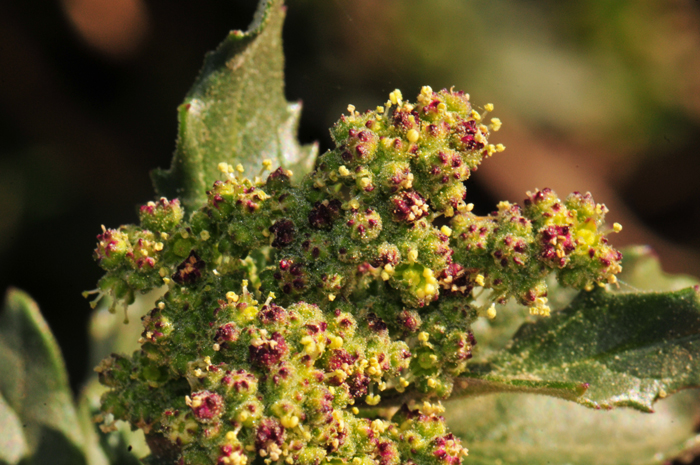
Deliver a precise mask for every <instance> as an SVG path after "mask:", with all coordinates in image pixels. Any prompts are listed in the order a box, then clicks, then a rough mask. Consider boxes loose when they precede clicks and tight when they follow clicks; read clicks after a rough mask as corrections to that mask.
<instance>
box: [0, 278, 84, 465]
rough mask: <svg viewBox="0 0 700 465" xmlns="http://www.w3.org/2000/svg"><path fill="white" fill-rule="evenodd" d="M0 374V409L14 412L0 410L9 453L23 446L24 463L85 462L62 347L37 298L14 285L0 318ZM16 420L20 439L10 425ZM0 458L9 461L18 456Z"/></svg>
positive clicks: (16, 451) (19, 449) (15, 452)
mask: <svg viewBox="0 0 700 465" xmlns="http://www.w3.org/2000/svg"><path fill="white" fill-rule="evenodd" d="M0 373H2V376H0V395H2V397H3V399H4V400H3V402H2V406H1V407H0V409H5V407H8V408H9V409H11V410H12V412H14V416H13V415H11V414H10V413H9V412H7V411H5V413H4V414H1V415H0V418H3V423H2V424H0V430H1V431H2V435H5V434H6V432H7V433H9V434H10V435H14V436H13V437H12V438H11V439H9V441H10V442H12V443H13V449H12V451H14V452H12V454H15V455H16V454H17V453H19V452H18V451H25V454H24V455H25V457H28V459H27V461H23V463H30V464H34V463H36V464H40V463H52V464H66V465H68V464H71V465H73V464H78V465H79V464H85V463H86V459H85V456H84V454H83V451H82V448H83V445H84V439H83V436H82V434H81V430H80V426H79V424H78V416H77V414H76V411H75V407H74V406H73V399H72V395H71V391H70V388H69V385H68V377H67V374H66V369H65V366H64V363H63V358H62V357H61V352H60V350H59V348H58V345H57V344H56V341H55V339H54V338H53V335H52V334H51V331H50V330H49V327H48V325H47V324H46V322H45V321H44V319H43V318H42V316H41V313H40V312H39V308H38V307H37V305H36V303H34V301H32V300H31V298H30V297H29V296H28V295H26V294H25V293H23V292H21V291H18V290H16V289H11V290H9V291H8V293H7V297H6V300H5V308H4V310H3V313H2V316H1V317H0ZM17 419H18V420H19V421H20V422H21V425H22V430H23V432H24V437H23V439H22V438H21V437H20V436H19V434H18V432H17V428H16V427H15V425H13V423H14V422H15V421H16V420H17ZM23 440H24V441H25V446H26V449H25V448H24V447H23V446H21V442H22V441H23ZM3 450H5V449H4V448H3ZM0 458H2V459H3V460H6V461H8V462H9V463H13V462H14V461H15V459H16V457H9V456H6V457H2V456H0Z"/></svg>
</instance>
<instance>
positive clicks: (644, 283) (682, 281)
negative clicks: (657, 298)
mask: <svg viewBox="0 0 700 465" xmlns="http://www.w3.org/2000/svg"><path fill="white" fill-rule="evenodd" d="M622 256H623V257H624V258H623V259H622V273H621V274H620V276H618V278H619V281H620V285H621V289H622V290H631V291H637V290H640V289H641V290H643V291H678V290H680V289H684V288H686V287H690V286H695V285H696V284H698V283H699V281H698V280H697V279H696V278H693V277H692V276H687V275H682V274H668V273H665V272H664V271H663V270H662V269H661V263H660V262H659V258H658V256H657V255H656V254H655V253H654V251H653V250H652V249H651V247H649V246H646V245H637V246H632V247H627V248H625V249H623V250H622Z"/></svg>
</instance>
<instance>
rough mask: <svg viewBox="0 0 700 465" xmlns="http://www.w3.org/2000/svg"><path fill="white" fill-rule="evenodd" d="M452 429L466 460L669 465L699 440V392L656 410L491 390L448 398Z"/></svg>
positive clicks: (482, 464) (481, 464)
mask: <svg viewBox="0 0 700 465" xmlns="http://www.w3.org/2000/svg"><path fill="white" fill-rule="evenodd" d="M446 407H447V411H446V412H445V414H444V416H445V420H446V421H447V423H448V424H449V426H450V430H451V431H452V432H453V433H454V434H455V435H457V436H458V437H460V438H461V439H462V441H463V442H464V445H465V446H466V447H468V448H469V457H468V458H467V459H466V460H465V461H464V463H465V464H466V463H469V464H470V465H493V464H497V463H500V464H504V465H505V464H513V465H521V464H528V465H545V464H547V465H590V464H596V465H652V464H667V463H669V462H670V460H671V459H672V458H674V457H676V456H677V455H678V454H679V453H681V452H682V451H684V450H687V449H691V448H693V447H697V446H698V444H700V436H698V435H696V434H695V433H693V428H694V419H695V416H696V415H697V414H698V398H697V393H695V392H693V391H686V392H683V393H680V394H678V395H676V396H673V397H672V398H670V399H667V400H665V401H664V402H662V403H660V404H659V405H658V409H657V411H656V412H655V413H654V414H653V415H647V414H644V413H641V412H637V411H634V410H629V409H618V410H614V411H597V410H588V409H582V408H581V407H580V406H578V405H576V404H573V403H571V402H566V401H564V400H561V399H554V398H551V397H544V396H534V395H519V396H513V395H508V394H495V395H491V396H480V397H474V398H469V399H463V400H459V401H454V402H450V403H448V404H446Z"/></svg>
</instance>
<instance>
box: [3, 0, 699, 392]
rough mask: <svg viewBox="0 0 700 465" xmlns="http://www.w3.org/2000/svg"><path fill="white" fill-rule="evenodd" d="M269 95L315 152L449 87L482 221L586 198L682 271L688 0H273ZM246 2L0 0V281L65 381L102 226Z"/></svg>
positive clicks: (691, 84)
mask: <svg viewBox="0 0 700 465" xmlns="http://www.w3.org/2000/svg"><path fill="white" fill-rule="evenodd" d="M288 6H289V10H288V19H287V23H286V27H285V30H284V43H285V52H286V56H287V66H286V74H287V77H286V82H287V87H286V94H287V98H288V99H289V100H302V101H303V103H304V111H303V113H302V121H301V129H300V139H301V141H302V142H304V143H308V142H311V141H313V140H318V141H319V142H320V144H321V150H322V151H325V150H326V149H328V148H329V147H330V138H329V136H328V128H329V127H330V126H331V125H332V124H333V122H334V121H335V120H336V119H337V118H338V116H339V115H340V114H341V113H342V112H343V111H345V108H346V107H347V105H348V103H352V104H354V105H355V106H356V107H357V108H358V109H359V110H363V109H366V108H373V107H374V106H376V105H377V104H378V103H381V102H383V101H385V100H386V98H387V95H388V93H389V92H390V91H391V90H393V89H394V88H397V87H398V88H400V89H402V91H403V94H404V96H405V97H406V98H409V99H411V100H413V99H414V98H415V95H417V93H418V92H419V90H420V87H421V86H422V85H425V84H429V85H431V86H432V87H433V88H434V89H439V88H442V87H450V86H455V87H457V88H459V89H462V90H465V91H467V92H469V93H470V94H471V96H472V101H473V102H474V103H475V104H477V105H484V104H486V103H493V104H494V105H495V108H496V111H495V116H498V117H500V118H501V119H502V120H503V122H504V125H503V129H501V131H500V132H499V133H498V134H496V135H495V136H494V137H493V138H492V140H493V141H494V142H496V143H498V142H501V143H504V144H505V145H506V146H507V147H508V149H507V150H506V152H504V153H502V154H498V156H496V157H494V158H492V159H489V160H487V161H486V162H485V163H484V164H483V166H482V168H481V169H480V170H479V172H478V173H476V174H475V176H474V177H473V178H472V179H471V180H470V181H469V184H468V197H469V201H470V202H473V203H474V204H476V210H477V211H478V212H481V213H486V212H489V211H491V210H492V209H493V208H494V206H495V204H496V202H497V201H498V200H501V199H508V200H511V201H518V202H520V201H522V199H523V198H524V193H525V191H527V190H531V189H534V188H536V187H539V188H543V187H551V188H553V189H555V190H556V191H557V192H558V193H559V195H560V196H562V197H563V196H566V195H567V194H568V193H569V192H572V191H575V190H580V191H587V190H589V191H591V192H592V193H593V194H594V198H595V199H596V200H597V201H598V202H603V203H605V204H607V206H608V207H609V208H610V210H611V213H610V214H609V216H608V218H609V220H610V222H611V223H612V222H614V221H617V222H620V223H622V224H623V225H624V231H623V232H622V233H621V234H619V235H616V236H614V237H613V243H614V244H615V245H617V246H624V245H627V244H633V243H643V244H649V245H651V246H652V247H653V248H654V249H655V250H656V251H657V253H658V254H659V256H660V258H661V260H662V263H663V265H664V268H665V269H666V270H667V271H672V272H683V273H689V274H694V275H696V276H698V275H700V234H698V231H699V230H700V152H699V147H700V2H698V1H696V0H582V1H578V2H561V1H557V0H431V1H429V2H428V1H419V0H381V1H377V0H288ZM255 7H256V1H253V0H207V1H205V2H203V1H196V2H195V1H184V0H179V1H168V2H164V1H152V0H110V1H105V0H54V1H47V0H24V1H22V2H1V3H0V140H1V141H2V143H1V144H0V286H1V288H2V290H3V291H4V289H6V288H7V287H8V286H10V285H12V286H17V287H20V288H22V289H24V290H25V291H27V292H29V293H30V294H31V295H32V296H33V297H34V298H35V299H36V300H37V302H38V303H39V305H40V307H41V309H42V311H43V312H44V314H45V316H46V319H47V320H48V322H49V324H50V326H51V327H52V329H53V331H54V333H55V334H56V337H57V338H58V340H59V343H60V344H61V346H62V348H63V351H64V355H65V358H66V361H67V365H68V368H69V372H70V375H71V383H72V386H73V388H74V389H76V388H79V386H80V383H81V382H82V380H83V379H84V375H85V373H86V371H87V370H88V367H87V358H88V354H87V335H86V331H87V321H88V316H89V314H90V307H89V305H88V302H87V301H86V300H84V299H83V298H82V297H81V292H82V291H83V290H86V289H91V288H93V287H95V283H96V282H97V280H98V278H99V277H100V275H101V273H100V271H99V269H98V267H97V265H96V264H95V263H94V262H93V260H92V257H91V256H92V250H93V247H94V243H95V236H96V235H97V234H98V233H99V232H100V225H101V224H105V225H107V226H108V227H116V226H118V225H120V224H123V223H132V222H135V221H137V216H136V207H137V205H139V204H142V203H145V202H146V201H148V200H150V199H151V198H152V197H153V190H152V187H151V183H150V179H149V176H148V173H149V171H150V170H151V169H153V168H156V167H168V166H169V165H170V159H171V155H172V152H173V149H174V146H175V136H176V131H177V121H176V107H177V105H178V104H179V103H180V102H181V101H182V99H183V98H184V96H185V94H186V92H187V91H188V89H189V87H190V85H191V84H192V82H193V81H194V78H195V76H196V75H197V73H198V70H199V68H200V66H201V64H202V62H203V56H204V53H205V52H206V51H208V50H211V49H213V48H215V47H216V45H217V44H218V43H219V42H220V41H221V40H222V39H223V38H224V36H225V35H226V33H227V32H228V31H229V30H230V29H245V28H246V27H247V25H248V24H249V22H250V21H251V19H252V16H253V13H254V11H255Z"/></svg>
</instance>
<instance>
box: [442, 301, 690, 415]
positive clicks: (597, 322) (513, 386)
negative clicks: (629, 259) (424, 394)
mask: <svg viewBox="0 0 700 465" xmlns="http://www.w3.org/2000/svg"><path fill="white" fill-rule="evenodd" d="M699 385H700V300H699V298H698V293H697V292H696V291H695V290H694V289H693V288H688V289H684V290H680V291H676V292H665V293H655V292H649V293H635V294H621V293H611V292H607V291H604V290H602V289H599V290H596V291H592V292H582V293H581V294H579V296H578V297H577V298H576V299H575V300H574V301H573V302H572V303H571V304H570V305H569V307H567V308H566V309H564V310H562V311H560V312H556V313H554V314H553V315H552V316H551V317H550V318H542V319H540V320H538V321H537V322H535V323H528V324H525V325H523V326H522V327H521V328H520V330H518V332H517V333H516V334H515V336H514V337H513V340H512V341H511V343H510V344H509V345H508V347H506V348H505V349H503V350H500V351H498V352H496V353H495V354H494V355H493V356H492V357H491V358H490V359H489V360H488V362H485V363H482V364H478V365H474V366H472V367H471V372H470V373H469V374H468V375H467V376H466V377H465V378H463V379H461V380H460V382H459V383H458V384H457V386H456V388H457V391H458V392H457V395H460V396H466V395H475V394H483V393H488V392H513V391H516V392H532V393H540V394H549V395H553V396H555V397H561V398H564V399H568V400H573V401H575V402H577V403H579V404H582V405H584V406H587V407H592V408H596V409H599V408H604V409H611V408H614V407H623V406H626V407H633V408H636V409H638V410H641V411H645V412H651V411H653V409H652V405H653V403H654V402H655V401H656V400H657V399H659V398H663V397H665V396H666V395H669V394H671V393H674V392H677V391H679V390H681V389H684V388H689V387H696V386H699Z"/></svg>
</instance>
